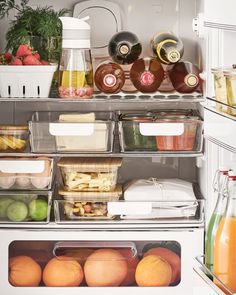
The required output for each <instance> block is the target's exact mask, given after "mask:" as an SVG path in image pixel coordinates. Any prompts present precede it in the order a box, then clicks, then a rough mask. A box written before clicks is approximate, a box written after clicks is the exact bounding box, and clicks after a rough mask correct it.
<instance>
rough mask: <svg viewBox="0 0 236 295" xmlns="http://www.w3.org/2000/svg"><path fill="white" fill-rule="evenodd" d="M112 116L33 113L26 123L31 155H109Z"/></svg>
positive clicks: (103, 114) (101, 113) (110, 114)
mask: <svg viewBox="0 0 236 295" xmlns="http://www.w3.org/2000/svg"><path fill="white" fill-rule="evenodd" d="M114 126H115V122H114V114H113V113H111V112H110V113H109V112H107V113H105V112H104V113H103V112H96V113H71V112H69V113H60V112H36V113H34V114H33V116H32V120H31V121H30V122H29V128H30V143H31V150H32V152H36V153H52V152H74V153H77V152H81V153H94V152H98V153H108V152H112V147H113V136H114V134H113V133H114Z"/></svg>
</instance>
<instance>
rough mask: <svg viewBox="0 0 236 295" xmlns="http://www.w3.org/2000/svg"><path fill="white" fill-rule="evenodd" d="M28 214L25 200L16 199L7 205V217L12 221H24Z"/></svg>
mask: <svg viewBox="0 0 236 295" xmlns="http://www.w3.org/2000/svg"><path fill="white" fill-rule="evenodd" d="M27 215H28V207H27V205H26V204H25V203H24V202H21V201H14V202H13V203H11V204H10V205H9V206H8V207H7V217H8V219H10V220H11V221H14V222H19V221H24V220H25V219H26V217H27Z"/></svg>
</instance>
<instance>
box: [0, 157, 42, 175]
mask: <svg viewBox="0 0 236 295" xmlns="http://www.w3.org/2000/svg"><path fill="white" fill-rule="evenodd" d="M44 167H45V161H44V160H37V161H31V160H0V171H1V172H3V173H42V172H43V171H44Z"/></svg>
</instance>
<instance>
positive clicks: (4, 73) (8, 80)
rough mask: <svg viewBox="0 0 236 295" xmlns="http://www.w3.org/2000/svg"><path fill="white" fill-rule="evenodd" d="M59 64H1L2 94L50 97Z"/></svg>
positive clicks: (0, 91)
mask: <svg viewBox="0 0 236 295" xmlns="http://www.w3.org/2000/svg"><path fill="white" fill-rule="evenodd" d="M56 70H57V64H50V65H37V66H13V65H9V66H8V65H1V66H0V96H1V97H6V98H11V97H22V98H25V97H48V96H49V92H50V87H51V83H52V79H53V75H54V72H55V71H56Z"/></svg>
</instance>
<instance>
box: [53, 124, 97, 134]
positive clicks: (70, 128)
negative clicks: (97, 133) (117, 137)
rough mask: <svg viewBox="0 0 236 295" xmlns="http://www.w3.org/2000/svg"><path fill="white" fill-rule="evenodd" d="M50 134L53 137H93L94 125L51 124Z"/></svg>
mask: <svg viewBox="0 0 236 295" xmlns="http://www.w3.org/2000/svg"><path fill="white" fill-rule="evenodd" d="M49 133H50V134H51V135H53V136H91V135H92V134H93V133H94V123H49Z"/></svg>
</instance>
